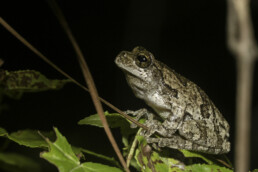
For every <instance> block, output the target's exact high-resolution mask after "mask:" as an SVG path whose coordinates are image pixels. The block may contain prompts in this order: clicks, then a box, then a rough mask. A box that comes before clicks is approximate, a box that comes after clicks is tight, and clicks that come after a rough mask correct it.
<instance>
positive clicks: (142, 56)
mask: <svg viewBox="0 0 258 172" xmlns="http://www.w3.org/2000/svg"><path fill="white" fill-rule="evenodd" d="M137 59H138V60H139V61H140V62H141V63H142V62H147V61H148V60H147V58H146V56H144V55H138V56H137Z"/></svg>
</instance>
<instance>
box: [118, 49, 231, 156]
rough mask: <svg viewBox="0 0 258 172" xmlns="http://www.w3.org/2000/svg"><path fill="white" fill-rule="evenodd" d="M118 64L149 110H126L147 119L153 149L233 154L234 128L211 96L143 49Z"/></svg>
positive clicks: (122, 54)
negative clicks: (231, 152) (230, 131)
mask: <svg viewBox="0 0 258 172" xmlns="http://www.w3.org/2000/svg"><path fill="white" fill-rule="evenodd" d="M115 63H116V65H117V66H118V68H120V69H121V70H122V71H123V73H124V74H125V77H126V80H127V83H128V85H129V86H130V88H131V89H132V91H133V93H134V95H135V96H136V97H137V98H139V99H142V100H144V101H145V103H146V104H147V105H148V107H149V108H150V110H147V109H146V108H142V109H139V110H137V111H131V110H128V111H126V112H127V113H129V114H132V115H135V116H136V119H137V120H139V119H140V118H141V117H142V116H145V118H146V121H145V125H146V126H147V127H148V129H147V130H144V132H143V135H144V137H145V138H146V141H147V143H149V144H153V146H155V147H158V148H162V147H167V148H172V149H185V150H189V151H196V152H202V153H207V154H224V153H228V152H229V151H230V142H229V129H230V126H229V124H228V122H227V121H226V119H225V118H224V117H223V115H222V114H221V112H220V111H219V110H218V108H217V107H216V106H215V105H214V103H213V102H212V101H211V100H210V98H209V97H208V96H207V94H206V93H205V92H204V91H203V90H202V89H201V88H200V87H199V86H198V85H196V84H195V83H194V82H192V81H190V80H188V79H187V78H185V77H184V76H182V75H180V74H178V73H177V72H176V71H175V70H173V69H171V68H169V67H168V66H167V65H166V64H164V63H162V62H160V61H158V60H157V59H156V58H155V57H154V55H153V54H152V53H151V52H149V51H148V50H146V49H145V48H143V47H141V46H137V47H135V48H134V49H133V50H132V51H121V52H120V53H119V54H118V55H117V57H116V58H115Z"/></svg>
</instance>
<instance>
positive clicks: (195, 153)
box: [180, 149, 214, 164]
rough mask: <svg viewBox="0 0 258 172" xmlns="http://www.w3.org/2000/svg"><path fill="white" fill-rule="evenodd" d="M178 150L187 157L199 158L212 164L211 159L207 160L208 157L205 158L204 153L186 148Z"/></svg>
mask: <svg viewBox="0 0 258 172" xmlns="http://www.w3.org/2000/svg"><path fill="white" fill-rule="evenodd" d="M180 152H182V153H183V154H184V156H185V157H187V158H201V159H202V160H204V161H205V162H207V163H208V164H214V163H213V162H212V161H211V160H209V159H208V158H206V157H205V156H204V155H202V154H201V153H197V152H191V151H188V150H184V149H180Z"/></svg>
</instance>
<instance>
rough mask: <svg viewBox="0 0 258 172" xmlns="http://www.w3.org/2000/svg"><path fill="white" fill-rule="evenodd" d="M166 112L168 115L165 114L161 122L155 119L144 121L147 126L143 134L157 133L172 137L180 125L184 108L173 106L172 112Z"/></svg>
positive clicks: (148, 135) (147, 135)
mask: <svg viewBox="0 0 258 172" xmlns="http://www.w3.org/2000/svg"><path fill="white" fill-rule="evenodd" d="M167 113H169V115H167V117H166V118H165V120H164V121H163V122H162V123H161V122H159V121H157V120H152V121H151V120H147V121H146V126H147V127H148V128H149V130H148V131H146V132H145V134H144V135H145V136H146V137H150V136H151V135H152V134H154V133H158V134H159V135H161V136H163V137H172V136H173V135H174V133H175V132H176V131H177V130H178V129H179V128H180V126H181V125H182V120H183V116H184V110H182V108H179V107H173V113H172V112H171V111H169V112H167ZM159 115H160V114H159ZM160 116H162V115H160Z"/></svg>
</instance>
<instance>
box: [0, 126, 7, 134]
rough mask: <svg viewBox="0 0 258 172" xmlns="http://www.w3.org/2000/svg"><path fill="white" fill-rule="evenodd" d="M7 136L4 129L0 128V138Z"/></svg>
mask: <svg viewBox="0 0 258 172" xmlns="http://www.w3.org/2000/svg"><path fill="white" fill-rule="evenodd" d="M7 134H8V133H7V131H6V130H5V129H4V128H1V127H0V136H5V135H7Z"/></svg>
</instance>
